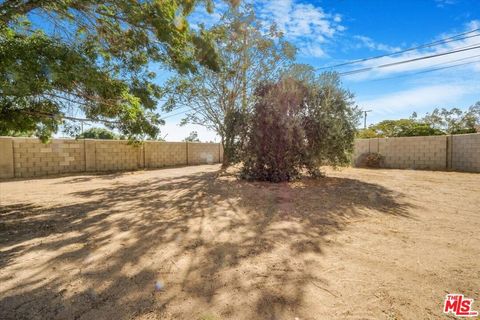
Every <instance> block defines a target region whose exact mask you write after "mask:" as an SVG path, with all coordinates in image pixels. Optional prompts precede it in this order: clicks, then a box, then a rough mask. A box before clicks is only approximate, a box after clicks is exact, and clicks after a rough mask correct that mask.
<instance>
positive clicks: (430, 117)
mask: <svg viewBox="0 0 480 320" xmlns="http://www.w3.org/2000/svg"><path fill="white" fill-rule="evenodd" d="M421 120H422V121H423V122H425V123H428V124H429V125H430V126H432V127H433V128H435V129H437V130H441V131H443V132H445V133H448V134H463V133H474V132H476V127H477V126H478V125H480V101H479V102H477V103H476V104H474V105H472V106H470V108H468V110H466V111H462V110H460V109H458V108H452V109H450V110H448V109H445V108H442V109H438V108H437V109H435V110H433V111H432V113H427V115H426V116H425V117H423V118H422V119H421Z"/></svg>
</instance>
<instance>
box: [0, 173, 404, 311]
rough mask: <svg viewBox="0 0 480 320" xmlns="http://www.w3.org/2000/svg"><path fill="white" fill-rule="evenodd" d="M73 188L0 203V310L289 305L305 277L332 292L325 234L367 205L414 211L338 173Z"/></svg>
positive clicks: (381, 210)
mask: <svg viewBox="0 0 480 320" xmlns="http://www.w3.org/2000/svg"><path fill="white" fill-rule="evenodd" d="M79 183H80V182H79ZM85 183H88V181H86V182H85ZM74 195H75V196H76V197H78V199H79V200H81V202H80V203H66V204H65V205H63V206H55V207H44V206H42V205H41V204H39V203H35V204H29V203H23V204H22V203H19V204H14V205H10V206H4V207H2V209H1V210H0V216H1V219H2V220H1V221H2V225H1V226H0V248H1V251H0V268H1V269H2V270H3V272H1V273H0V283H4V284H6V286H5V288H4V289H3V290H0V318H2V319H14V318H15V319H18V318H40V319H56V318H58V319H64V318H69V319H98V318H117V319H130V318H135V317H149V316H150V317H152V318H155V317H158V318H162V319H170V318H171V319H186V318H189V319H199V318H201V317H202V316H205V314H210V313H212V314H214V315H215V316H216V317H218V318H220V319H222V318H232V319H278V318H279V317H282V318H283V317H284V316H293V315H297V314H298V312H299V308H300V306H301V305H302V301H303V300H304V296H305V294H306V290H305V288H306V287H307V286H310V285H314V286H315V287H318V288H320V289H321V290H325V292H329V291H328V283H326V282H325V281H324V280H322V278H321V277H320V276H318V272H316V270H317V269H318V268H321V257H322V253H323V251H324V247H325V246H331V245H340V244H335V243H332V241H331V239H330V238H329V237H330V236H332V235H335V234H337V233H339V232H341V231H342V230H343V229H344V228H345V227H346V226H347V225H348V224H351V223H354V222H355V221H356V220H357V219H360V218H362V217H365V216H368V215H371V214H385V215H391V216H398V217H401V218H411V217H410V216H409V214H408V212H409V206H408V205H407V204H406V202H403V199H402V195H401V194H398V193H396V192H393V191H391V190H389V189H386V188H384V187H382V186H380V185H376V184H371V183H366V182H363V181H360V180H355V179H347V178H333V177H326V178H323V179H320V180H310V179H304V180H301V181H298V182H293V183H281V184H269V183H260V182H246V181H238V180H236V178H235V177H234V176H232V175H230V174H227V173H225V172H220V171H219V172H213V173H197V174H189V175H184V176H180V177H175V178H150V179H147V180H144V181H141V182H138V181H134V182H131V183H124V184H118V183H116V184H115V185H114V186H111V187H106V188H91V189H89V190H86V191H81V192H76V193H74ZM59 196H61V195H59ZM156 281H158V282H159V284H158V286H159V288H157V289H160V290H157V291H156V290H155V286H154V284H155V282H156Z"/></svg>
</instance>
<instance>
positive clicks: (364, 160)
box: [357, 152, 384, 168]
mask: <svg viewBox="0 0 480 320" xmlns="http://www.w3.org/2000/svg"><path fill="white" fill-rule="evenodd" d="M383 160H384V158H383V156H382V155H381V154H380V153H377V152H367V153H364V154H362V155H360V157H359V158H358V160H357V166H358V167H367V168H381V167H383Z"/></svg>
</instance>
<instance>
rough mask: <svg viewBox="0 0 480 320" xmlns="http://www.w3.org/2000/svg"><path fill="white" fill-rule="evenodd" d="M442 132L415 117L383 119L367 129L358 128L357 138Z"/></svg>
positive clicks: (411, 135) (424, 134)
mask: <svg viewBox="0 0 480 320" xmlns="http://www.w3.org/2000/svg"><path fill="white" fill-rule="evenodd" d="M441 134H444V133H443V132H442V131H440V130H438V129H435V128H433V127H432V126H431V125H430V124H428V123H425V122H419V121H417V120H415V119H400V120H383V121H381V122H379V123H377V124H374V125H371V126H369V127H368V129H364V130H359V132H358V134H357V137H358V138H381V137H413V136H432V135H441Z"/></svg>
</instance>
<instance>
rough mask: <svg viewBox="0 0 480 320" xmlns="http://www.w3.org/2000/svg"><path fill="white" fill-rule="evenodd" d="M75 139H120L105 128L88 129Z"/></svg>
mask: <svg viewBox="0 0 480 320" xmlns="http://www.w3.org/2000/svg"><path fill="white" fill-rule="evenodd" d="M77 139H106V140H112V139H120V137H119V136H118V135H117V134H115V133H114V132H112V131H110V130H108V129H105V128H90V129H88V130H86V131H85V132H83V133H81V134H79V135H78V136H77Z"/></svg>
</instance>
